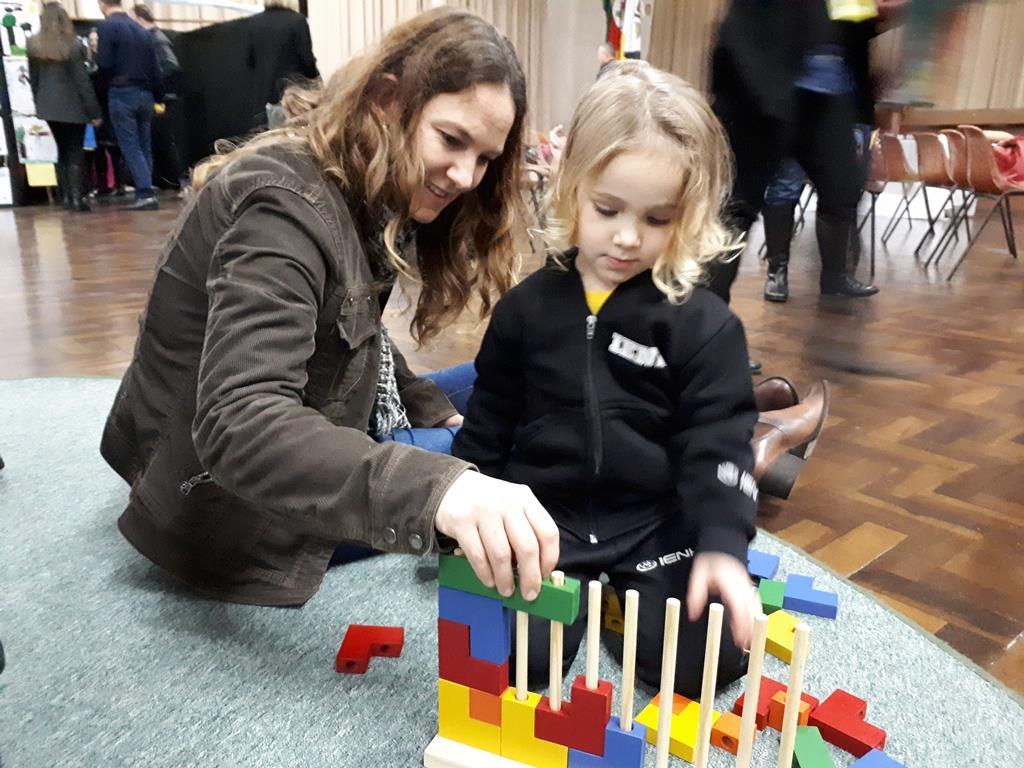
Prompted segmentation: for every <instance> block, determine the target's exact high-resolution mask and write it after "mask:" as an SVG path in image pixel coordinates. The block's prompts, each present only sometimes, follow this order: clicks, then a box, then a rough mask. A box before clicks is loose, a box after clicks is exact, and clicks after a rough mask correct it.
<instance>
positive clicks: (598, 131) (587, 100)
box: [545, 61, 742, 303]
mask: <svg viewBox="0 0 1024 768" xmlns="http://www.w3.org/2000/svg"><path fill="white" fill-rule="evenodd" d="M659 146H662V147H666V148H668V150H669V151H670V152H672V153H673V154H674V155H675V159H676V160H677V161H678V162H679V164H680V166H681V167H682V168H683V169H685V170H684V174H685V175H684V179H683V189H682V198H681V200H680V204H679V211H680V213H679V215H678V217H677V219H676V221H675V222H674V224H673V226H672V231H671V234H670V238H669V243H668V246H667V248H666V249H665V252H664V253H663V254H662V255H661V256H659V257H658V259H657V261H656V262H655V264H654V267H653V269H652V274H653V279H654V283H655V285H657V286H658V288H659V290H661V292H662V293H664V294H665V296H666V297H667V298H668V299H669V301H672V302H673V303H681V302H683V301H686V299H688V298H689V296H690V294H691V293H692V292H693V288H694V286H695V285H698V284H699V283H701V282H703V281H704V280H705V279H706V274H707V267H708V265H709V264H711V263H712V262H714V261H716V260H725V259H729V258H735V257H736V255H737V254H738V252H739V250H740V249H741V248H742V244H741V243H740V242H739V241H738V240H737V239H736V238H735V237H734V236H733V235H732V234H731V233H730V231H729V229H728V228H727V227H726V226H725V224H724V223H723V219H722V212H723V209H724V207H725V203H726V201H727V200H728V197H729V194H730V191H731V189H732V175H733V163H732V152H731V150H730V149H729V142H728V140H727V138H726V136H725V132H724V130H723V129H722V126H721V124H720V123H719V122H718V119H717V118H716V117H715V115H714V113H712V111H711V108H710V106H709V105H708V103H707V100H706V99H705V98H704V97H703V96H702V95H701V94H700V92H698V91H697V89H695V88H694V87H693V86H691V85H690V84H689V83H687V82H686V81H685V80H682V79H681V78H679V77H676V76H675V75H672V74H669V73H667V72H663V71H661V70H659V69H655V68H654V67H652V66H650V65H649V64H647V63H646V62H643V61H623V62H619V63H617V64H613V65H611V66H610V67H609V69H608V70H607V72H606V74H604V75H603V76H602V77H601V79H600V80H598V81H597V82H596V83H594V85H592V86H591V87H590V90H588V91H587V93H586V94H585V95H584V96H583V99H582V100H581V101H580V103H579V104H578V105H577V107H576V112H575V113H574V114H573V118H572V124H571V125H570V128H569V135H568V140H567V141H566V145H565V150H564V151H563V153H562V158H561V160H560V162H559V168H558V172H557V175H556V178H555V181H554V183H553V184H552V186H551V189H550V192H549V193H548V199H547V201H546V204H547V224H546V227H545V239H546V241H547V243H548V245H549V246H550V247H551V248H552V249H553V250H555V251H559V252H563V253H564V251H566V250H567V249H569V248H572V247H573V246H574V245H575V244H576V243H577V241H578V235H579V232H578V226H579V224H578V223H579V192H580V189H581V187H582V186H583V185H584V184H587V183H589V182H592V181H593V180H594V179H595V178H596V177H597V176H598V175H599V174H600V173H601V172H602V171H603V170H604V169H605V168H606V167H607V166H608V164H609V163H610V162H611V161H612V160H614V159H615V158H616V157H618V156H619V155H621V154H622V153H624V152H629V151H633V150H645V149H650V148H652V147H659ZM555 260H556V262H559V263H562V262H563V261H564V259H559V257H557V256H556V257H555ZM563 266H567V265H565V264H564V263H563Z"/></svg>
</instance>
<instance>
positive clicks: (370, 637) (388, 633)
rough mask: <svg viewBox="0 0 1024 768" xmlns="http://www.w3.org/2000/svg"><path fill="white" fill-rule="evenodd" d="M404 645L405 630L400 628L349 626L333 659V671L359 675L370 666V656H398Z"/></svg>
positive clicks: (363, 625)
mask: <svg viewBox="0 0 1024 768" xmlns="http://www.w3.org/2000/svg"><path fill="white" fill-rule="evenodd" d="M404 643H405V629H403V628H402V627H373V626H369V625H366V624H349V626H348V630H346V632H345V639H344V640H342V641H341V647H340V648H339V649H338V655H337V656H336V657H335V659H334V669H335V670H336V671H338V672H346V673H349V674H356V675H361V674H363V673H364V672H365V671H366V670H367V668H368V667H369V666H370V657H371V656H389V657H395V656H400V655H401V654H402V645H403V644H404Z"/></svg>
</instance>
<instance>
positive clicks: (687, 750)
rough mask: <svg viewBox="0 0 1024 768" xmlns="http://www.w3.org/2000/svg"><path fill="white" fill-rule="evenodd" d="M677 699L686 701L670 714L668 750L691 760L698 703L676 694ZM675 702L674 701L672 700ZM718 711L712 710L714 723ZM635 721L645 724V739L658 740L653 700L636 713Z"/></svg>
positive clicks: (656, 708) (695, 733)
mask: <svg viewBox="0 0 1024 768" xmlns="http://www.w3.org/2000/svg"><path fill="white" fill-rule="evenodd" d="M676 697H678V698H679V699H684V700H685V701H687V702H688V703H687V704H686V706H685V707H683V709H682V711H680V712H679V713H678V714H673V715H672V726H671V730H670V732H669V740H668V751H669V753H670V754H673V755H675V756H676V757H679V758H682V759H683V760H688V761H689V762H691V763H692V762H693V758H694V752H695V750H696V746H697V726H698V725H699V723H700V704H698V703H697V702H696V701H690V700H689V699H686V698H685V697H683V696H679V694H676ZM674 703H676V702H674ZM719 716H720V713H718V712H713V713H712V715H711V723H712V725H714V723H715V721H716V720H718V718H719ZM636 721H637V722H638V723H640V724H641V725H646V726H647V741H648V742H650V743H651V744H655V743H657V741H658V706H657V704H655V703H654V702H653V701H652V702H651V703H650V704H648V705H647V706H646V707H644V709H643V711H642V712H641V713H640V714H639V715H637V717H636Z"/></svg>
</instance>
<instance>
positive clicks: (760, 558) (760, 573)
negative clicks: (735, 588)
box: [747, 549, 779, 579]
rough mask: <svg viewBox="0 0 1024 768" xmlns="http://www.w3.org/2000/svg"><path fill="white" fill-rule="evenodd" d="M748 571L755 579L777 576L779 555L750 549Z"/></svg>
mask: <svg viewBox="0 0 1024 768" xmlns="http://www.w3.org/2000/svg"><path fill="white" fill-rule="evenodd" d="M747 572H748V573H749V574H750V575H751V576H752V577H753V578H755V579H772V578H775V574H776V573H778V572H779V557H778V555H769V554H768V553H767V552H758V551H757V550H756V549H748V550H747Z"/></svg>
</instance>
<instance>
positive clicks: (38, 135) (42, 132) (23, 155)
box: [13, 115, 57, 163]
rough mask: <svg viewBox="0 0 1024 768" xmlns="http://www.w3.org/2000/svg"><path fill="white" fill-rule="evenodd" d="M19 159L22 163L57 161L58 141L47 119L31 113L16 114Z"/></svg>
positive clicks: (15, 124) (15, 131) (15, 127)
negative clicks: (54, 137)
mask: <svg viewBox="0 0 1024 768" xmlns="http://www.w3.org/2000/svg"><path fill="white" fill-rule="evenodd" d="M13 117H14V136H15V139H16V141H17V142H18V160H20V161H21V162H22V163H56V162H57V142H56V141H54V139H53V133H52V132H51V131H50V126H49V125H47V124H46V121H45V120H43V119H41V118H38V117H32V116H30V115H14V116H13Z"/></svg>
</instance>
